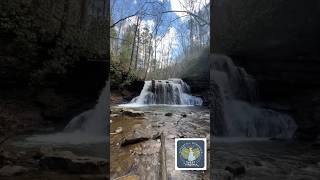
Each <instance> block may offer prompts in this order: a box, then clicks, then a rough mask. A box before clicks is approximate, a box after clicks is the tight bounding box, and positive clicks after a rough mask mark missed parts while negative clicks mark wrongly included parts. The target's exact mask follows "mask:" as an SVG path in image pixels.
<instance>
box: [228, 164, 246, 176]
mask: <svg viewBox="0 0 320 180" xmlns="http://www.w3.org/2000/svg"><path fill="white" fill-rule="evenodd" d="M225 170H227V171H229V172H231V173H232V174H233V176H240V175H243V174H245V173H246V168H245V167H244V165H243V164H242V163H240V162H238V161H233V162H231V163H230V164H228V165H227V166H226V168H225Z"/></svg>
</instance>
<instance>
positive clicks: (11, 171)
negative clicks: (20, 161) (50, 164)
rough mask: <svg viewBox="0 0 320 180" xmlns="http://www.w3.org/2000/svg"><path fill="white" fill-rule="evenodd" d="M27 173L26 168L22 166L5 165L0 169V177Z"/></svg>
mask: <svg viewBox="0 0 320 180" xmlns="http://www.w3.org/2000/svg"><path fill="white" fill-rule="evenodd" d="M27 171H28V168H26V167H23V166H11V165H6V166H3V167H2V168H1V169H0V176H15V175H21V174H23V173H25V172H27Z"/></svg>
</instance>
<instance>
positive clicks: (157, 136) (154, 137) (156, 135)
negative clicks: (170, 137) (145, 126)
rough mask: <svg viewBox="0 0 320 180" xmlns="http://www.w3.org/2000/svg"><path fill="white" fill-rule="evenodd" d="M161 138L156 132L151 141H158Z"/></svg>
mask: <svg viewBox="0 0 320 180" xmlns="http://www.w3.org/2000/svg"><path fill="white" fill-rule="evenodd" d="M160 136H161V134H160V132H156V133H155V134H153V135H152V139H153V140H155V139H159V138H160Z"/></svg>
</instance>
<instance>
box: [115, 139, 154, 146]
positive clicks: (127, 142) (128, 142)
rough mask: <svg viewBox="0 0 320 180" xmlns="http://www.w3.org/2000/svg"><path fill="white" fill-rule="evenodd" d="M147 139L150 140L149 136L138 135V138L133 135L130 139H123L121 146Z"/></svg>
mask: <svg viewBox="0 0 320 180" xmlns="http://www.w3.org/2000/svg"><path fill="white" fill-rule="evenodd" d="M147 140H149V138H147V137H138V138H135V137H132V138H128V139H123V141H122V142H121V146H122V147H124V146H128V145H132V144H137V143H140V142H144V141H147Z"/></svg>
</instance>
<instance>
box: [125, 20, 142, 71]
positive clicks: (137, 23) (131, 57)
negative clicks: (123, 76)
mask: <svg viewBox="0 0 320 180" xmlns="http://www.w3.org/2000/svg"><path fill="white" fill-rule="evenodd" d="M139 21H140V18H139V17H138V18H137V22H136V27H135V29H134V36H133V43H132V48H131V55H130V65H129V70H128V72H127V74H129V73H130V71H131V66H132V61H133V53H134V47H135V44H136V37H137V31H138V26H139Z"/></svg>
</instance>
